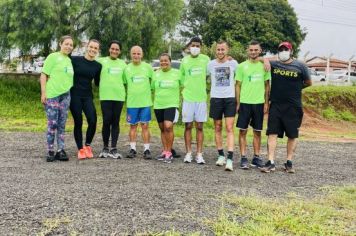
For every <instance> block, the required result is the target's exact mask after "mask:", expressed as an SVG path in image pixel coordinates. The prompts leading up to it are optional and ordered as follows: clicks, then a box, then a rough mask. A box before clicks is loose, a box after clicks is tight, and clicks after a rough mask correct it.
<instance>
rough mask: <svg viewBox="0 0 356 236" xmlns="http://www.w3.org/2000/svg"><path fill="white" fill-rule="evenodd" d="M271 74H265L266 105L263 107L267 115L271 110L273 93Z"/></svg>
mask: <svg viewBox="0 0 356 236" xmlns="http://www.w3.org/2000/svg"><path fill="white" fill-rule="evenodd" d="M270 82H271V72H265V104H264V107H263V112H264V113H267V112H268V110H269V93H270V91H271V85H270Z"/></svg>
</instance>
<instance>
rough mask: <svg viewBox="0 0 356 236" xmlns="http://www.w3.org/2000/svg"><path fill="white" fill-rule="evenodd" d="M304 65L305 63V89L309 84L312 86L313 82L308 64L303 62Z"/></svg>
mask: <svg viewBox="0 0 356 236" xmlns="http://www.w3.org/2000/svg"><path fill="white" fill-rule="evenodd" d="M302 65H303V89H305V88H307V87H309V86H312V84H313V83H312V80H311V77H310V73H309V70H308V67H307V65H305V64H304V63H302Z"/></svg>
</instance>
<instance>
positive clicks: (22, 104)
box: [0, 76, 266, 146]
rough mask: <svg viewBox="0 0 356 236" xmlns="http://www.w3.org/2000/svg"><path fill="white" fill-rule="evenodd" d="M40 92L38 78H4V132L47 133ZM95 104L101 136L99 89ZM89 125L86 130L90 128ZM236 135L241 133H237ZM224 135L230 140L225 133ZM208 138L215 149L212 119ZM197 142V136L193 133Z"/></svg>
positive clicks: (178, 131) (0, 116) (180, 129)
mask: <svg viewBox="0 0 356 236" xmlns="http://www.w3.org/2000/svg"><path fill="white" fill-rule="evenodd" d="M40 91H41V90H40V84H39V81H38V78H34V77H31V78H29V77H26V76H17V77H14V76H13V77H12V78H7V77H4V76H2V77H1V76H0V94H1V97H0V130H3V131H31V132H44V131H45V130H46V124H47V120H46V116H45V113H44V109H43V105H42V104H41V103H40ZM94 102H95V106H96V110H97V115H98V124H97V132H101V127H102V114H101V109H100V102H99V100H98V89H97V88H94ZM152 120H153V122H151V123H150V126H151V129H150V131H151V133H152V135H154V136H158V135H159V134H160V132H159V128H158V125H157V122H156V121H155V116H154V114H153V112H152ZM85 123H86V122H84V128H85V127H86V126H85ZM73 124H74V122H73V118H72V116H71V115H69V117H68V121H67V125H66V130H67V131H69V132H71V131H72V130H73ZM120 129H121V133H122V134H127V133H128V131H129V125H128V124H127V123H126V107H124V109H123V111H122V114H121V120H120ZM174 132H175V136H176V137H178V138H182V137H183V136H184V124H183V123H182V122H181V121H179V122H178V123H177V124H176V125H175V129H174ZM235 132H236V133H237V131H235ZM223 135H224V137H225V138H226V134H225V132H224V131H223ZM204 136H205V137H204V139H205V142H204V143H205V145H206V146H214V145H215V143H214V123H213V120H212V119H209V120H208V122H206V123H205V124H204ZM235 136H237V135H235ZM262 137H263V138H262V142H263V143H266V137H265V135H262ZM247 139H248V142H249V143H252V132H251V131H250V132H248V137H247ZM193 140H195V132H193Z"/></svg>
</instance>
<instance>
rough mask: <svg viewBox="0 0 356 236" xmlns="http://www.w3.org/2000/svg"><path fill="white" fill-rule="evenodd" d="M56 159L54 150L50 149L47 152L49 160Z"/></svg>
mask: <svg viewBox="0 0 356 236" xmlns="http://www.w3.org/2000/svg"><path fill="white" fill-rule="evenodd" d="M54 160H55V155H54V151H49V152H48V153H47V162H54Z"/></svg>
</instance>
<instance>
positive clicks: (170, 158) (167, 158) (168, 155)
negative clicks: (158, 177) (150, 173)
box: [163, 152, 173, 163]
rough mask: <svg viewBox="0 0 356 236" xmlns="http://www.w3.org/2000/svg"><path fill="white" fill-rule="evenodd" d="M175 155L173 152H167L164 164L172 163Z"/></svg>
mask: <svg viewBox="0 0 356 236" xmlns="http://www.w3.org/2000/svg"><path fill="white" fill-rule="evenodd" d="M172 160H173V154H172V153H171V152H166V153H165V156H164V161H163V162H164V163H172Z"/></svg>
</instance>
